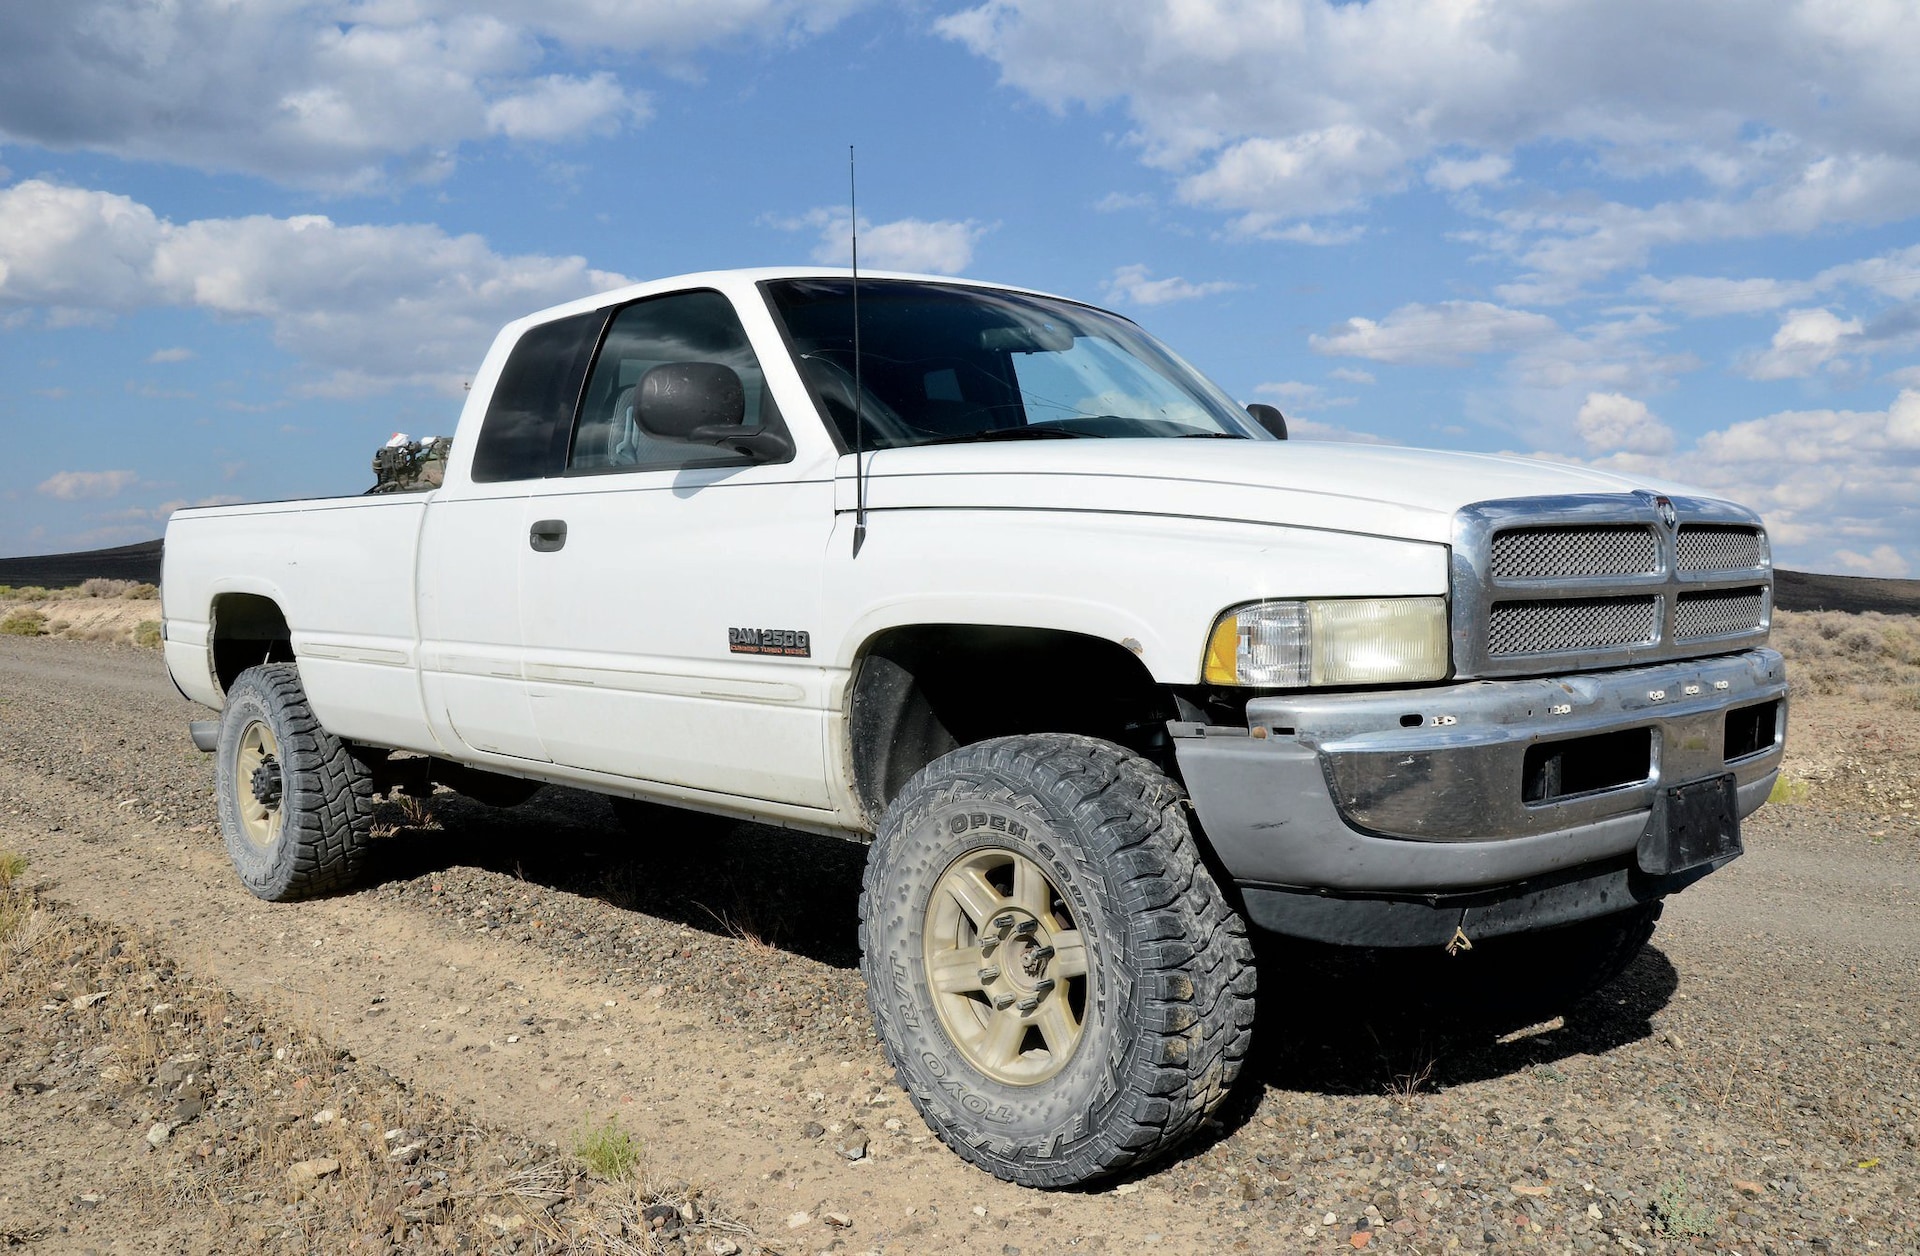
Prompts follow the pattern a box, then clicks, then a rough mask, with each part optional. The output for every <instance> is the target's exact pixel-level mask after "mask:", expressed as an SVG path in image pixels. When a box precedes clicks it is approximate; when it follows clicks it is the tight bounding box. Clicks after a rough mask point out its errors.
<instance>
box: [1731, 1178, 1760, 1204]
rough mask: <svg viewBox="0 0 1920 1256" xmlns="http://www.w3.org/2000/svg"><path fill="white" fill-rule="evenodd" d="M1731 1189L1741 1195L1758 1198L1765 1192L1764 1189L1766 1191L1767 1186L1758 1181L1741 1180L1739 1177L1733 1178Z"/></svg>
mask: <svg viewBox="0 0 1920 1256" xmlns="http://www.w3.org/2000/svg"><path fill="white" fill-rule="evenodd" d="M1733 1189H1734V1190H1736V1191H1739V1192H1740V1193H1741V1194H1742V1195H1745V1196H1747V1197H1748V1198H1749V1199H1755V1198H1758V1197H1759V1196H1761V1195H1764V1194H1766V1191H1767V1188H1766V1187H1764V1186H1762V1185H1760V1183H1758V1182H1743V1181H1741V1180H1740V1179H1739V1178H1735V1179H1734V1180H1733Z"/></svg>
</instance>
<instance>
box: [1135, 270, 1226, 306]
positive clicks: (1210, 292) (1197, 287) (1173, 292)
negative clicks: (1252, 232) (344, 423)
mask: <svg viewBox="0 0 1920 1256" xmlns="http://www.w3.org/2000/svg"><path fill="white" fill-rule="evenodd" d="M1149 273H1150V272H1149V271H1148V269H1147V268H1146V267H1145V266H1140V265H1135V266H1122V267H1121V268H1120V269H1119V270H1116V271H1114V272H1113V278H1112V279H1109V280H1108V281H1107V282H1106V284H1105V289H1104V290H1105V292H1106V296H1107V300H1109V301H1123V302H1127V303H1129V304H1132V305H1166V304H1168V303H1169V302H1173V301H1194V300H1198V299H1199V298H1201V297H1211V296H1218V295H1219V294H1220V293H1222V292H1238V291H1240V290H1241V289H1243V288H1245V287H1246V286H1247V285H1246V284H1243V283H1235V282H1233V281H1232V280H1228V279H1211V280H1208V281H1206V282H1205V283H1193V282H1192V281H1190V280H1186V279H1181V278H1180V277H1178V276H1173V277H1170V278H1167V279H1149V278H1148V277H1147V276H1148V274H1149Z"/></svg>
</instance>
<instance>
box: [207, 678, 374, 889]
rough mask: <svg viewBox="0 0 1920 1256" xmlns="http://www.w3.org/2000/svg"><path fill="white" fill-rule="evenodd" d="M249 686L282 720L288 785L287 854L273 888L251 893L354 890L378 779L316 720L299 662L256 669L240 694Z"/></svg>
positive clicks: (237, 684)
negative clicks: (254, 688)
mask: <svg viewBox="0 0 1920 1256" xmlns="http://www.w3.org/2000/svg"><path fill="white" fill-rule="evenodd" d="M249 684H250V685H252V686H254V687H256V688H257V689H259V690H260V691H261V694H262V696H263V697H264V698H265V699H266V700H267V702H268V703H269V704H270V706H271V708H272V710H273V711H274V712H275V714H277V716H278V717H279V720H278V722H279V724H280V727H279V728H278V729H276V738H277V740H278V741H279V743H280V758H281V762H282V764H283V768H284V771H285V773H286V783H287V790H286V795H285V801H284V802H283V803H282V806H283V808H284V809H285V815H286V818H285V821H284V825H283V829H282V838H281V841H282V843H283V844H284V845H285V846H286V847H287V851H286V854H284V855H282V856H281V857H280V867H279V868H278V869H277V875H276V876H275V877H274V879H273V881H272V882H269V883H267V884H264V885H262V886H260V887H258V888H256V887H255V886H254V885H253V884H251V883H250V884H248V886H247V888H248V889H250V890H252V891H253V892H254V893H256V894H259V895H260V896H261V897H263V898H268V899H270V900H272V901H274V902H291V901H294V900H297V899H303V898H314V897H317V896H319V895H323V894H332V893H337V892H339V891H341V890H345V889H348V888H350V887H352V886H353V885H354V884H355V883H357V882H358V881H359V879H360V877H361V874H362V873H364V872H365V870H366V865H367V858H368V850H369V847H370V845H371V842H372V837H373V834H372V828H373V818H372V807H373V777H372V775H371V773H369V772H368V770H367V767H366V765H365V764H363V763H361V762H360V760H358V759H357V758H355V757H354V756H353V755H352V754H351V753H349V752H348V749H347V747H346V745H345V744H344V743H342V742H341V741H340V739H339V738H337V737H335V736H334V735H333V734H332V733H329V732H328V731H327V730H326V729H325V728H324V727H323V726H322V725H321V723H320V720H319V718H318V717H316V716H315V715H314V713H313V708H312V706H311V705H310V704H309V703H308V701H307V695H306V690H305V689H303V688H302V687H301V685H300V672H299V668H298V667H297V666H296V665H295V664H292V663H268V664H263V665H262V666H259V667H254V668H249V669H248V670H247V671H246V672H243V673H242V674H241V675H240V676H239V678H237V679H236V680H235V681H234V685H233V689H235V690H238V689H239V688H240V687H241V686H242V685H249ZM230 693H231V691H230ZM262 890H265V891H266V892H265V893H262Z"/></svg>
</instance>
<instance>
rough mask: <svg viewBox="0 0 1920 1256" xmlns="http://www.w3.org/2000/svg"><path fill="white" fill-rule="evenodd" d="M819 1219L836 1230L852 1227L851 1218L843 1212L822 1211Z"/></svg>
mask: <svg viewBox="0 0 1920 1256" xmlns="http://www.w3.org/2000/svg"><path fill="white" fill-rule="evenodd" d="M820 1219H821V1220H822V1221H824V1222H826V1223H827V1224H828V1225H830V1226H832V1227H833V1228H834V1229H836V1230H849V1229H852V1228H853V1218H852V1217H849V1216H848V1215H847V1214H846V1213H844V1212H823V1213H821V1214H820Z"/></svg>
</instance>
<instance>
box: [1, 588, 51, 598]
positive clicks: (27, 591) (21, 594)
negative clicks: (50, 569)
mask: <svg viewBox="0 0 1920 1256" xmlns="http://www.w3.org/2000/svg"><path fill="white" fill-rule="evenodd" d="M9 596H11V597H14V598H16V599H18V600H19V601H22V602H44V601H46V600H47V598H48V597H49V596H51V595H50V594H48V592H47V591H46V590H45V589H43V588H41V587H40V586H39V585H37V584H23V585H21V586H20V587H19V588H17V589H15V590H14V591H13V592H12V593H11V594H10V595H9Z"/></svg>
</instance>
